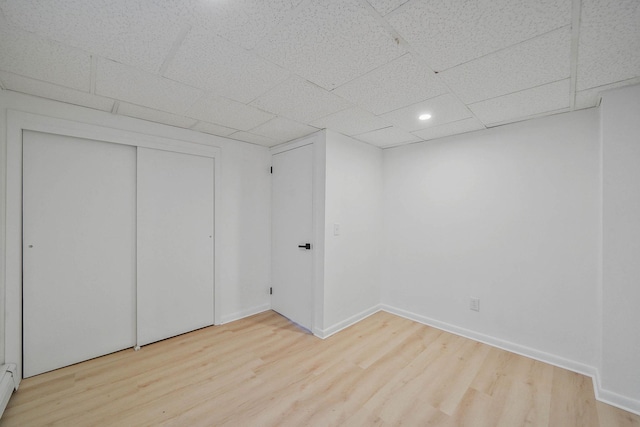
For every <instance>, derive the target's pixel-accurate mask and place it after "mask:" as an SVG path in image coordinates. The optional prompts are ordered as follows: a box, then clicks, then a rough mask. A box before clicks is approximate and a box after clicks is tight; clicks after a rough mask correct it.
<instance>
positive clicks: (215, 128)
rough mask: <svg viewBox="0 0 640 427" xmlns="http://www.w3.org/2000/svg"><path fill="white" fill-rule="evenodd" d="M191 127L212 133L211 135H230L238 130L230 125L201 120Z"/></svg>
mask: <svg viewBox="0 0 640 427" xmlns="http://www.w3.org/2000/svg"><path fill="white" fill-rule="evenodd" d="M191 129H192V130H197V131H199V132H204V133H210V134H211V135H218V136H229V135H231V134H232V133H235V132H237V131H238V130H237V129H231V128H228V127H224V126H220V125H216V124H214V123H208V122H203V121H199V122H198V123H196V124H195V125H193V126H192V127H191Z"/></svg>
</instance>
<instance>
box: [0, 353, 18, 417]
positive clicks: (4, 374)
mask: <svg viewBox="0 0 640 427" xmlns="http://www.w3.org/2000/svg"><path fill="white" fill-rule="evenodd" d="M16 368H17V367H16V364H15V363H7V364H5V365H2V366H0V417H2V414H3V413H4V410H5V408H6V407H7V403H9V399H10V398H11V395H12V394H13V392H14V391H15V390H17V389H18V383H19V381H18V378H16V377H15V375H16V371H17V369H16Z"/></svg>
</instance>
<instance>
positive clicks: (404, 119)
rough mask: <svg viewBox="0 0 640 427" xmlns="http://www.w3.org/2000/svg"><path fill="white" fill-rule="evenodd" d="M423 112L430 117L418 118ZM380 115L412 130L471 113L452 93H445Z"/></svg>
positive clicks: (455, 119) (458, 118)
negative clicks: (425, 118) (427, 118)
mask: <svg viewBox="0 0 640 427" xmlns="http://www.w3.org/2000/svg"><path fill="white" fill-rule="evenodd" d="M423 113H429V114H431V119H429V120H420V119H418V116H419V115H421V114H423ZM381 117H382V118H383V119H385V120H388V121H389V122H391V123H393V124H394V125H395V126H397V127H399V128H401V129H404V130H406V131H408V132H414V131H417V130H420V129H424V128H428V127H431V126H437V125H441V124H444V123H449V122H455V121H458V120H462V119H466V118H467V117H471V113H470V112H469V110H468V109H467V107H465V105H464V104H463V103H462V102H460V101H459V100H457V99H456V98H455V97H454V96H453V95H449V94H445V95H440V96H438V97H435V98H432V99H429V100H427V101H422V102H418V103H417V104H413V105H410V106H408V107H404V108H400V109H398V110H395V111H391V112H390V113H386V114H383V115H382V116H381Z"/></svg>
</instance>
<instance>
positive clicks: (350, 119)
mask: <svg viewBox="0 0 640 427" xmlns="http://www.w3.org/2000/svg"><path fill="white" fill-rule="evenodd" d="M309 124H310V125H311V126H314V127H317V128H319V129H331V130H335V131H337V132H340V133H343V134H345V135H349V136H351V135H357V134H360V133H365V132H369V131H372V130H376V129H382V128H386V127H389V126H391V123H389V122H387V121H386V120H384V119H382V118H380V117H377V116H374V115H373V114H371V113H370V112H368V111H365V110H362V109H360V108H358V107H353V108H349V109H347V110H342V111H338V112H337V113H333V114H330V115H328V116H325V117H322V118H320V119H318V120H315V121H313V122H311V123H309Z"/></svg>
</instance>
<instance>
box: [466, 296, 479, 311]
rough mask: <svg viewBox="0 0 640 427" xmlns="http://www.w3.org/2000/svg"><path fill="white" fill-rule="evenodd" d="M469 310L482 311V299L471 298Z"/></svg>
mask: <svg viewBox="0 0 640 427" xmlns="http://www.w3.org/2000/svg"><path fill="white" fill-rule="evenodd" d="M469 309H470V310H473V311H480V298H474V297H471V299H470V300H469Z"/></svg>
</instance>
